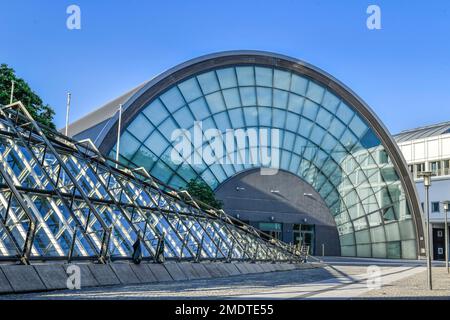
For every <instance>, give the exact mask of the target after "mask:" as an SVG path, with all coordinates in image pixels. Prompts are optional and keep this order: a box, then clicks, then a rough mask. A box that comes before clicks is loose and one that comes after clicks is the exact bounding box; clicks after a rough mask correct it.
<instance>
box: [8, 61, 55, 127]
mask: <svg viewBox="0 0 450 320" xmlns="http://www.w3.org/2000/svg"><path fill="white" fill-rule="evenodd" d="M12 80H14V100H13V101H21V102H22V103H23V105H24V106H25V108H27V110H28V112H30V114H31V116H32V117H33V118H34V119H35V120H36V121H38V122H40V123H42V124H43V125H45V126H47V127H50V128H52V129H56V127H55V124H54V123H53V117H54V116H55V111H54V110H53V109H52V108H51V107H50V106H49V105H48V104H44V103H43V102H42V99H41V98H40V97H39V96H38V95H37V94H36V93H35V92H34V91H33V90H31V88H30V86H29V85H28V83H26V82H25V81H24V80H23V79H21V78H18V77H17V76H16V73H15V71H14V69H12V68H10V67H8V65H6V64H1V65H0V104H2V105H7V104H9V101H10V94H11V81H12Z"/></svg>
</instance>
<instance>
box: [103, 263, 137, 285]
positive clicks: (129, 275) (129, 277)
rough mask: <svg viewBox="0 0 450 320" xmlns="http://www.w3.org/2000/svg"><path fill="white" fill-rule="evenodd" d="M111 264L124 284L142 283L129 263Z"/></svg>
mask: <svg viewBox="0 0 450 320" xmlns="http://www.w3.org/2000/svg"><path fill="white" fill-rule="evenodd" d="M110 266H111V268H112V269H113V271H114V273H115V274H116V276H117V278H119V281H120V282H121V283H122V284H137V283H140V281H139V279H138V277H137V276H136V274H135V273H134V272H133V269H131V266H130V264H129V263H112V264H111V265H110Z"/></svg>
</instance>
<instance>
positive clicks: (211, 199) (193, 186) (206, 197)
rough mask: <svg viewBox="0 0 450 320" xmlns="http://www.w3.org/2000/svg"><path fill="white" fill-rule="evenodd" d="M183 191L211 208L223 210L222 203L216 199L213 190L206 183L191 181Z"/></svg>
mask: <svg viewBox="0 0 450 320" xmlns="http://www.w3.org/2000/svg"><path fill="white" fill-rule="evenodd" d="M183 189H184V190H186V191H187V192H189V194H190V195H191V196H192V197H193V198H194V199H197V200H200V201H201V202H203V203H206V204H207V205H210V206H211V207H214V208H216V209H222V207H223V203H222V201H220V200H218V199H216V197H215V195H214V192H213V190H212V189H211V187H210V186H209V185H207V184H206V183H205V182H204V181H198V180H195V179H191V180H190V181H189V182H188V183H187V184H186V187H185V188H183Z"/></svg>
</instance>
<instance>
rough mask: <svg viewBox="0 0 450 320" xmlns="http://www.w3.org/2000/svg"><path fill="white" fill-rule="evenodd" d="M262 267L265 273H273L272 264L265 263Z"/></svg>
mask: <svg viewBox="0 0 450 320" xmlns="http://www.w3.org/2000/svg"><path fill="white" fill-rule="evenodd" d="M260 266H261V268H262V269H263V270H264V272H272V268H271V267H270V263H267V262H264V263H261V265H260Z"/></svg>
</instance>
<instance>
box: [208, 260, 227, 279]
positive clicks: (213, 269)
mask: <svg viewBox="0 0 450 320" xmlns="http://www.w3.org/2000/svg"><path fill="white" fill-rule="evenodd" d="M205 268H206V270H208V272H209V273H210V274H211V276H212V277H213V278H221V277H223V274H222V272H221V271H220V270H219V268H217V266H216V264H215V263H212V262H210V263H205Z"/></svg>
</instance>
